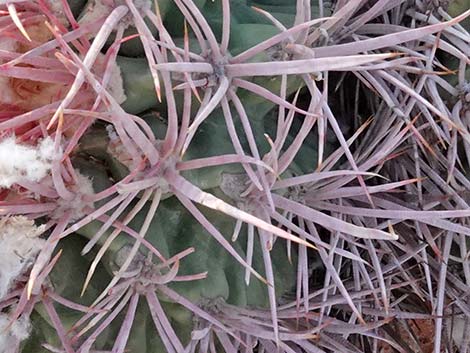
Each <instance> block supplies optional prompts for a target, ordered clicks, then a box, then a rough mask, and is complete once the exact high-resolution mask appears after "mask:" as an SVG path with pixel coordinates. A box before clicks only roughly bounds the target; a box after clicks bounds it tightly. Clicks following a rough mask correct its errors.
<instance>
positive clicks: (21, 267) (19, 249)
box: [0, 216, 45, 346]
mask: <svg viewBox="0 0 470 353" xmlns="http://www.w3.org/2000/svg"><path fill="white" fill-rule="evenodd" d="M43 231H44V226H39V227H37V226H36V225H35V224H34V221H32V220H29V219H28V218H26V217H24V216H16V217H4V218H1V219H0V300H1V299H2V298H3V297H4V296H5V295H6V294H7V293H8V292H9V291H10V287H11V286H12V284H13V283H14V282H15V280H16V279H17V278H18V277H19V276H20V275H21V274H23V273H24V272H25V271H26V270H27V269H28V268H29V267H30V265H31V264H32V262H33V260H34V259H35V257H36V255H37V254H38V253H39V251H40V250H41V249H42V247H43V246H44V244H45V240H43V239H41V238H39V235H40V234H41V233H42V232H43ZM0 346H1V345H0Z"/></svg>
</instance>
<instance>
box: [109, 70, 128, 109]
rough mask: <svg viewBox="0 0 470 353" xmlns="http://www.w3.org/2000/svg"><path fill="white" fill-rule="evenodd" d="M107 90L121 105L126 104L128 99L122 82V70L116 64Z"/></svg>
mask: <svg viewBox="0 0 470 353" xmlns="http://www.w3.org/2000/svg"><path fill="white" fill-rule="evenodd" d="M107 88H108V90H109V93H110V94H111V95H112V96H113V98H114V99H115V100H116V102H118V103H119V104H121V103H124V101H125V100H126V99H127V97H126V94H125V92H124V82H123V80H122V75H121V69H120V68H119V66H118V65H116V64H115V63H114V65H113V67H112V69H111V76H110V78H109V83H108V87H107Z"/></svg>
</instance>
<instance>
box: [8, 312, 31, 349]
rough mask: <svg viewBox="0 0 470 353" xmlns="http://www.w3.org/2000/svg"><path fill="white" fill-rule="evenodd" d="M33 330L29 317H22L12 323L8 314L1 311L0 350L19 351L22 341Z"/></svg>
mask: <svg viewBox="0 0 470 353" xmlns="http://www.w3.org/2000/svg"><path fill="white" fill-rule="evenodd" d="M30 331H31V323H30V321H29V318H25V317H20V318H19V319H18V320H16V321H14V322H13V323H12V324H11V325H10V319H9V318H8V315H7V314H4V313H0V352H2V353H10V352H11V353H13V352H19V348H20V343H21V341H23V340H24V339H26V338H28V336H29V334H30Z"/></svg>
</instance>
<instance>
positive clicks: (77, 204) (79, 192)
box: [51, 170, 94, 221]
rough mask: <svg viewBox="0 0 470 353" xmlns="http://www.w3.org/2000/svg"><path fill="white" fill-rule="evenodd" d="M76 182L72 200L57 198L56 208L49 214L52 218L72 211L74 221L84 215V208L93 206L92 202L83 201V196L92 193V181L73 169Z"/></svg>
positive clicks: (57, 217)
mask: <svg viewBox="0 0 470 353" xmlns="http://www.w3.org/2000/svg"><path fill="white" fill-rule="evenodd" d="M75 174H76V176H77V184H76V185H75V186H74V187H73V192H74V194H75V197H74V198H73V199H72V200H63V199H59V200H57V205H58V207H57V209H55V210H54V213H53V214H51V217H52V218H55V219H59V218H61V217H62V216H63V215H64V213H66V212H70V211H72V214H71V221H76V220H79V219H80V218H82V217H83V216H85V215H86V211H85V209H86V208H87V207H89V208H91V207H93V202H91V201H85V200H84V196H90V195H93V193H94V191H93V183H92V181H91V179H90V178H88V177H86V176H84V175H82V174H80V172H79V171H78V170H75Z"/></svg>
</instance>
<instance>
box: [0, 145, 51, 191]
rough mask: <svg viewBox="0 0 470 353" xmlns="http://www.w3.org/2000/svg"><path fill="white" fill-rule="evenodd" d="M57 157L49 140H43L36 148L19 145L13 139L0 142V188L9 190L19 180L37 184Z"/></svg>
mask: <svg viewBox="0 0 470 353" xmlns="http://www.w3.org/2000/svg"><path fill="white" fill-rule="evenodd" d="M56 157H57V155H56V153H55V152H54V142H53V141H52V139H51V138H49V137H47V138H45V139H43V140H42V141H41V142H40V143H39V145H38V146H37V147H32V146H27V145H20V144H18V143H16V141H15V137H8V138H5V139H3V140H2V141H0V187H3V188H9V187H11V185H12V184H14V183H17V182H19V181H21V180H28V181H32V182H38V181H40V180H41V179H42V178H44V177H45V176H46V175H47V174H48V173H49V171H50V169H51V164H52V161H53V160H54V159H55V158H56Z"/></svg>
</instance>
